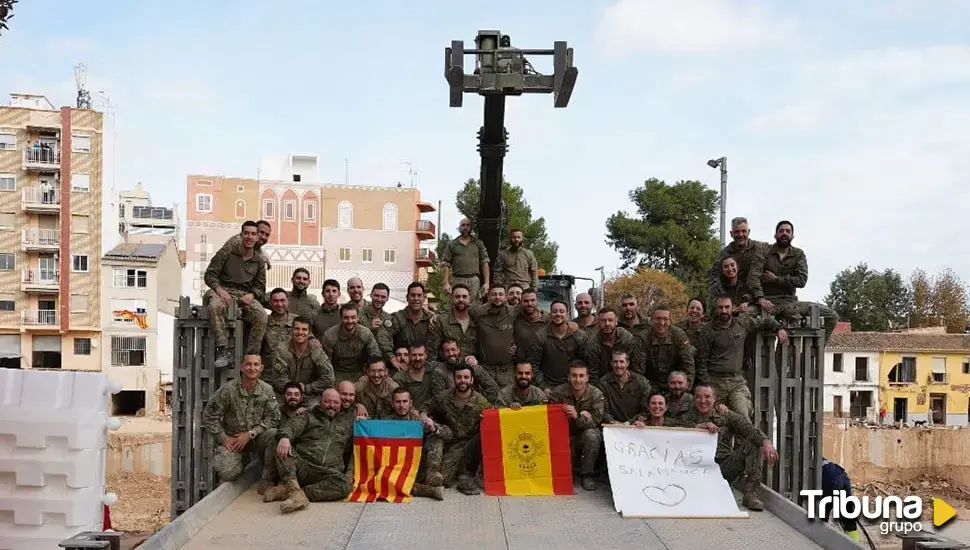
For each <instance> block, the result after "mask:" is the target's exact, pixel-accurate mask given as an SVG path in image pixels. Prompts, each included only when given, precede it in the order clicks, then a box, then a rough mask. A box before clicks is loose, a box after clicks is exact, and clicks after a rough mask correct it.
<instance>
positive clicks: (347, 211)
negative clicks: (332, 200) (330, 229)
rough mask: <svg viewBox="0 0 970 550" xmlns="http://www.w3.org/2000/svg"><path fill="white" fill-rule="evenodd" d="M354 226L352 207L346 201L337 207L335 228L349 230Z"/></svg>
mask: <svg viewBox="0 0 970 550" xmlns="http://www.w3.org/2000/svg"><path fill="white" fill-rule="evenodd" d="M353 226H354V207H353V205H351V204H350V203H349V202H347V201H343V202H341V203H340V204H338V205H337V227H338V228H339V229H350V228H352V227H353Z"/></svg>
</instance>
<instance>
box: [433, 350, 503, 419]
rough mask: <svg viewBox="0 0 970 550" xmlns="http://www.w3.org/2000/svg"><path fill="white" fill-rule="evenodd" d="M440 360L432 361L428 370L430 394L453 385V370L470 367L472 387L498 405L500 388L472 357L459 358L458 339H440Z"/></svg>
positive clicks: (450, 387)
mask: <svg viewBox="0 0 970 550" xmlns="http://www.w3.org/2000/svg"><path fill="white" fill-rule="evenodd" d="M438 355H439V357H441V360H440V361H437V362H435V363H432V364H431V365H430V366H429V367H428V370H429V371H430V372H431V396H432V399H433V398H434V396H437V395H439V394H441V393H442V392H446V391H448V390H451V389H453V388H454V387H455V371H456V370H457V369H464V368H467V369H471V371H472V378H473V384H474V387H473V389H474V390H475V391H477V392H478V393H480V394H482V395H484V396H485V397H486V398H487V399H488V400H489V401H490V402H491V403H493V404H495V405H499V404H501V403H502V398H501V396H500V394H499V392H500V388H499V385H498V383H496V382H495V379H494V378H492V375H491V374H489V373H488V372H487V371H486V370H485V369H484V368H482V367H481V366H480V365H479V364H478V362H477V361H475V358H474V357H466V358H465V360H462V358H461V350H459V348H458V341H456V340H455V339H454V338H445V339H444V340H442V341H441V349H440V351H439V352H438Z"/></svg>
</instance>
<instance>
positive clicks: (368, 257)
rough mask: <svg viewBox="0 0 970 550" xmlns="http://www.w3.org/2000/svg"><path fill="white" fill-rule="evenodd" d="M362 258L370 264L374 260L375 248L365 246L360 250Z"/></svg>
mask: <svg viewBox="0 0 970 550" xmlns="http://www.w3.org/2000/svg"><path fill="white" fill-rule="evenodd" d="M360 260H361V261H362V262H364V263H365V264H369V263H371V262H373V261H374V249H373V248H364V249H362V250H361V251H360Z"/></svg>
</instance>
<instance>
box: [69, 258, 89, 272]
mask: <svg viewBox="0 0 970 550" xmlns="http://www.w3.org/2000/svg"><path fill="white" fill-rule="evenodd" d="M71 271H73V272H75V273H87V271H88V256H87V254H75V255H74V256H72V257H71Z"/></svg>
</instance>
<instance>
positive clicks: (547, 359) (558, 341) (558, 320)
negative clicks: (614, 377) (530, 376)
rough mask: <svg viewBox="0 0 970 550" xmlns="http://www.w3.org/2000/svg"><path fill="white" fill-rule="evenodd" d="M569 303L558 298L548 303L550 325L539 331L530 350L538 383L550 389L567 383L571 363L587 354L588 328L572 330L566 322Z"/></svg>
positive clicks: (530, 360)
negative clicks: (585, 352) (586, 329)
mask: <svg viewBox="0 0 970 550" xmlns="http://www.w3.org/2000/svg"><path fill="white" fill-rule="evenodd" d="M567 311H568V307H567V305H566V302H563V301H562V300H555V301H553V302H552V304H551V305H550V306H549V325H547V326H545V327H542V328H541V329H539V330H538V331H536V334H535V337H534V338H533V341H532V349H531V351H530V352H529V355H528V358H529V363H531V364H532V367H533V368H534V369H535V372H534V378H535V383H536V385H538V386H539V387H541V388H543V389H545V390H549V389H550V388H553V387H555V386H558V385H560V384H565V383H566V381H567V380H568V378H569V364H570V363H572V362H573V361H576V360H579V359H582V358H583V357H585V355H584V350H585V347H586V341H587V336H586V331H583V330H579V328H578V327H577V328H576V329H571V328H570V326H569V323H567V321H566V315H567Z"/></svg>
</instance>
